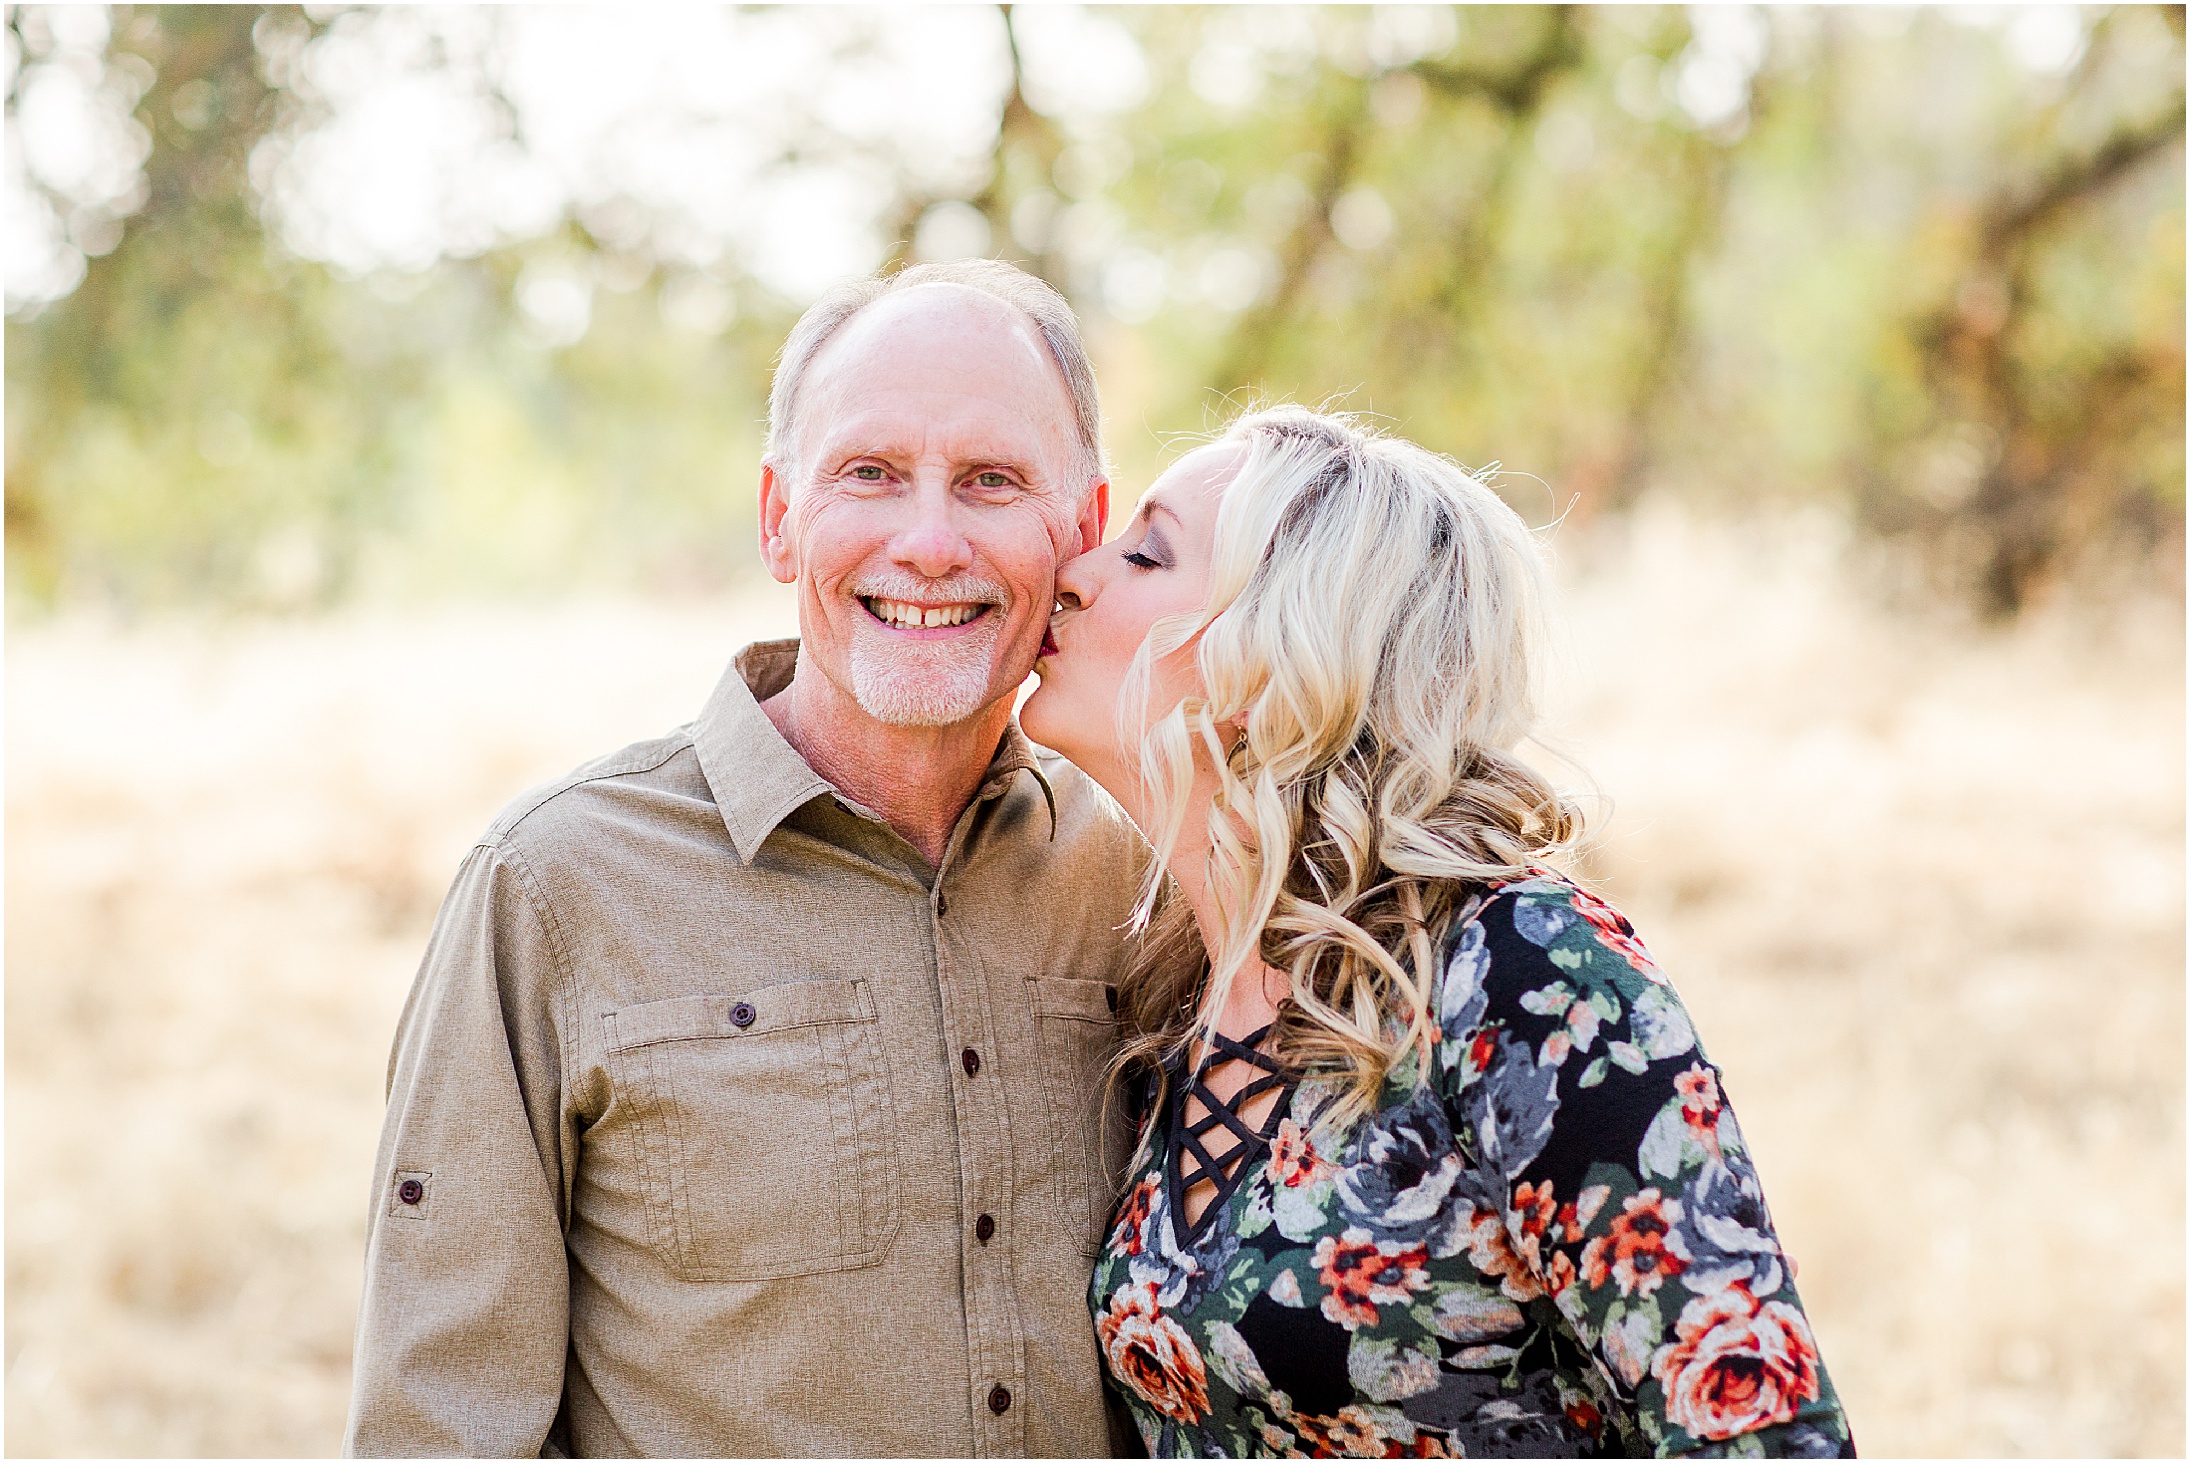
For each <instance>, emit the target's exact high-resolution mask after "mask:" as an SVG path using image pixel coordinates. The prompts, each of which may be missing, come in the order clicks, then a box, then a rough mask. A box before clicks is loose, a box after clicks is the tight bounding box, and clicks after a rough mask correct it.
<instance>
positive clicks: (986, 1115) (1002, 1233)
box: [928, 772, 1028, 1458]
mask: <svg viewBox="0 0 2190 1463" xmlns="http://www.w3.org/2000/svg"><path fill="white" fill-rule="evenodd" d="M1015 775H1016V773H1014V772H1006V773H1004V774H1002V775H1001V776H998V777H995V778H992V779H991V780H990V781H988V782H987V783H985V784H983V785H982V787H981V789H980V791H979V792H978V793H976V794H975V796H974V800H973V802H972V803H971V804H969V805H968V806H967V808H966V811H965V812H964V813H962V814H960V815H959V819H958V824H957V826H956V827H955V828H953V829H952V830H951V837H950V842H949V843H948V844H946V845H945V846H944V850H943V859H942V862H941V863H940V864H938V865H937V867H936V871H935V884H934V887H933V889H932V890H931V891H930V893H929V903H928V915H929V928H930V930H931V931H932V933H933V935H934V940H935V977H936V988H937V992H938V995H939V998H940V1000H939V1008H940V1010H941V1011H942V1016H943V1041H944V1048H943V1049H944V1051H945V1052H946V1053H947V1054H948V1055H949V1058H950V1061H951V1064H952V1065H951V1086H950V1091H951V1110H952V1113H953V1115H954V1116H955V1118H956V1120H957V1130H958V1182H959V1216H960V1224H959V1226H958V1229H959V1236H958V1243H959V1250H960V1266H961V1268H960V1273H961V1274H962V1275H964V1277H965V1280H964V1296H965V1316H966V1371H967V1382H968V1385H969V1388H970V1394H969V1396H968V1398H967V1411H968V1413H969V1415H970V1417H971V1421H972V1427H973V1436H974V1454H975V1456H977V1457H983V1458H989V1457H1010V1456H1018V1455H1021V1454H1023V1453H1025V1451H1026V1385H1025V1383H1026V1336H1025V1333H1024V1331H1023V1329H1022V1328H1021V1325H1020V1320H1019V1308H1018V1305H1017V1304H1016V1301H1015V1292H1014V1289H1013V1284H1012V1261H1013V1248H1012V1243H1011V1239H1012V1231H1013V1218H1014V1216H1013V1214H1012V1189H1013V1180H1014V1164H1013V1158H1012V1154H1013V1150H1012V1141H1011V1115H1010V1113H1009V1111H1008V1109H1007V1105H1006V1103H1005V1101H1004V1076H1003V1069H1004V1067H1005V1065H1006V1064H1008V1063H1010V1062H1012V1061H1014V1060H1025V1059H1026V1057H1027V1056H1028V1054H1027V1053H1006V1052H1003V1051H1000V1050H998V1049H997V1047H996V1045H995V1032H996V1029H997V1023H996V1020H995V1013H994V1012H993V1011H991V1010H990V1009H989V997H990V994H991V992H990V989H989V981H988V980H987V978H986V972H985V971H983V969H982V968H981V965H980V961H979V957H978V956H977V955H976V954H975V953H974V950H973V947H972V946H971V945H970V944H969V943H967V942H966V941H963V940H960V939H957V938H955V936H954V935H953V931H952V925H951V920H950V914H949V909H950V899H949V885H950V881H951V874H952V871H953V870H954V869H956V868H957V867H958V865H959V864H960V862H961V860H960V857H959V855H960V854H961V853H962V852H963V851H964V848H965V844H966V842H967V840H968V839H969V838H971V837H972V836H973V832H974V829H975V826H976V825H977V824H978V823H979V822H980V820H981V819H982V817H983V816H984V815H985V813H986V811H987V809H988V808H989V806H990V805H991V804H992V803H994V802H995V801H996V799H997V798H999V797H1001V796H1002V795H1003V793H1004V792H1005V791H1006V790H1007V789H1008V788H1009V787H1010V785H1011V779H1012V778H1013V777H1014V776H1015ZM983 1216H986V1217H988V1218H989V1219H990V1220H991V1221H992V1222H993V1224H994V1232H993V1233H992V1235H991V1236H990V1237H989V1238H988V1239H987V1240H986V1241H984V1240H983V1239H982V1238H981V1237H980V1236H979V1234H978V1233H977V1228H978V1226H979V1224H980V1220H981V1218H982V1217H983Z"/></svg>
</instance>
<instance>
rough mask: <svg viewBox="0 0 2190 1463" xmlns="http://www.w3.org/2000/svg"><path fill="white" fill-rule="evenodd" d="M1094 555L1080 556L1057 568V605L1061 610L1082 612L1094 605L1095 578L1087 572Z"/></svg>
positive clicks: (1066, 561)
mask: <svg viewBox="0 0 2190 1463" xmlns="http://www.w3.org/2000/svg"><path fill="white" fill-rule="evenodd" d="M1094 557H1095V555H1094V554H1092V553H1088V554H1081V555H1079V556H1078V557H1077V558H1072V559H1067V560H1065V562H1064V563H1062V564H1059V565H1058V566H1057V604H1058V606H1059V607H1060V608H1062V609H1068V610H1084V609H1086V608H1087V607H1088V606H1089V605H1091V604H1093V603H1095V576H1094V575H1093V574H1092V573H1090V572H1089V561H1090V560H1092V559H1093V558H1094Z"/></svg>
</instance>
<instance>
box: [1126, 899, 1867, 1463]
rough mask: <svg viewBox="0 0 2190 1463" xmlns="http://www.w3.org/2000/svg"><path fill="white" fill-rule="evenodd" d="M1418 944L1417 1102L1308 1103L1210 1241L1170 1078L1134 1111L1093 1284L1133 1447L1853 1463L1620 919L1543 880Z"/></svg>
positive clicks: (1301, 1091) (1698, 1070)
mask: <svg viewBox="0 0 2190 1463" xmlns="http://www.w3.org/2000/svg"><path fill="white" fill-rule="evenodd" d="M1438 948H1439V949H1440V951H1441V955H1440V962H1441V967H1442V968H1441V969H1440V970H1439V971H1438V973H1437V984H1436V1000H1437V1004H1438V1017H1439V1026H1440V1036H1441V1040H1440V1042H1439V1044H1438V1049H1437V1060H1436V1063H1435V1068H1434V1071H1433V1072H1432V1073H1431V1080H1429V1081H1427V1082H1425V1081H1423V1080H1422V1078H1421V1075H1420V1073H1419V1070H1418V1067H1417V1065H1416V1064H1415V1063H1412V1062H1402V1063H1401V1064H1400V1066H1399V1070H1398V1071H1397V1072H1396V1073H1395V1075H1394V1076H1393V1077H1392V1079H1391V1080H1390V1081H1389V1082H1388V1083H1387V1085H1386V1087H1385V1089H1384V1091H1383V1093H1382V1095H1381V1098H1380V1101H1379V1104H1378V1106H1377V1108H1376V1110H1375V1111H1373V1112H1371V1113H1369V1114H1368V1115H1367V1116H1365V1117H1362V1118H1360V1119H1358V1120H1352V1121H1338V1120H1336V1119H1334V1118H1333V1117H1332V1116H1330V1113H1331V1109H1332V1101H1331V1100H1332V1098H1333V1097H1334V1096H1335V1095H1336V1093H1337V1091H1338V1083H1337V1082H1336V1080H1335V1079H1331V1078H1327V1077H1325V1078H1318V1077H1310V1078H1308V1079H1306V1080H1302V1081H1300V1082H1299V1083H1298V1084H1297V1085H1295V1086H1294V1087H1293V1089H1292V1091H1291V1092H1290V1094H1289V1095H1288V1094H1282V1093H1281V1095H1280V1097H1279V1099H1278V1103H1279V1106H1278V1109H1277V1111H1276V1112H1275V1113H1273V1116H1274V1117H1276V1118H1277V1120H1276V1122H1275V1124H1274V1126H1273V1127H1272V1128H1271V1129H1270V1130H1269V1136H1268V1139H1267V1143H1266V1145H1263V1146H1258V1147H1257V1148H1256V1150H1255V1151H1254V1152H1252V1153H1251V1154H1250V1155H1249V1158H1248V1161H1247V1162H1246V1163H1245V1164H1243V1165H1242V1166H1241V1168H1240V1169H1239V1170H1238V1171H1237V1173H1236V1174H1235V1176H1234V1183H1233V1184H1232V1185H1230V1186H1226V1185H1222V1184H1220V1185H1219V1187H1218V1195H1217V1197H1216V1198H1214V1199H1212V1200H1211V1204H1210V1210H1211V1214H1205V1215H1204V1216H1203V1222H1202V1223H1201V1224H1197V1225H1195V1226H1192V1227H1191V1228H1190V1227H1189V1226H1188V1225H1187V1224H1186V1223H1185V1222H1184V1218H1185V1217H1184V1216H1183V1215H1177V1214H1175V1213H1174V1210H1175V1207H1176V1204H1177V1199H1176V1197H1175V1196H1176V1194H1177V1193H1178V1188H1177V1185H1176V1183H1175V1181H1171V1180H1169V1177H1168V1174H1167V1169H1169V1168H1171V1167H1173V1166H1174V1165H1173V1164H1172V1163H1171V1162H1170V1161H1169V1160H1168V1158H1167V1154H1168V1153H1169V1152H1171V1151H1173V1150H1175V1149H1176V1147H1177V1142H1176V1137H1175V1134H1176V1125H1177V1123H1178V1121H1179V1107H1180V1101H1179V1099H1178V1097H1177V1094H1178V1093H1179V1091H1180V1090H1181V1087H1182V1084H1181V1083H1180V1082H1179V1081H1177V1080H1174V1081H1172V1082H1171V1083H1170V1084H1169V1087H1170V1092H1171V1093H1172V1097H1171V1098H1170V1099H1168V1100H1167V1101H1166V1103H1165V1104H1164V1109H1163V1110H1162V1111H1159V1112H1156V1113H1152V1114H1151V1115H1150V1117H1149V1119H1148V1122H1147V1125H1146V1127H1145V1128H1144V1133H1143V1141H1142V1144H1141V1150H1140V1151H1141V1158H1140V1160H1139V1161H1138V1163H1137V1165H1136V1167H1137V1170H1138V1180H1137V1182H1135V1183H1134V1184H1132V1186H1131V1187H1130V1188H1128V1190H1127V1191H1126V1194H1125V1197H1124V1198H1123V1200H1121V1202H1120V1204H1119V1208H1118V1212H1117V1215H1116V1218H1115V1220H1114V1222H1113V1224H1112V1227H1111V1230H1110V1234H1109V1238H1108V1240H1107V1242H1106V1244H1105V1247H1104V1251H1103V1254H1102V1256H1101V1258H1100V1259H1099V1261H1098V1262H1097V1265H1096V1269H1095V1275H1094V1279H1093V1281H1092V1283H1091V1286H1090V1292H1089V1299H1090V1303H1091V1305H1092V1306H1093V1309H1094V1313H1095V1324H1096V1333H1097V1336H1098V1339H1099V1340H1100V1342H1101V1345H1102V1349H1103V1353H1104V1357H1105V1361H1106V1366H1107V1369H1108V1372H1109V1375H1110V1379H1111V1382H1112V1384H1113V1385H1114V1386H1116V1387H1117V1388H1118V1390H1119V1391H1120V1393H1121V1394H1122V1395H1123V1397H1124V1399H1125V1401H1126V1404H1127V1406H1128V1407H1129V1408H1130V1410H1131V1411H1132V1414H1133V1417H1134V1420H1135V1422H1136V1423H1137V1424H1138V1426H1139V1428H1140V1431H1141V1435H1142V1437H1143V1439H1144V1440H1145V1441H1146V1442H1147V1444H1148V1448H1149V1451H1150V1453H1151V1454H1152V1455H1154V1456H1156V1457H1189V1456H1204V1457H1215V1456H1255V1455H1261V1456H1282V1457H1304V1456H1306V1457H1316V1456H1350V1457H1410V1456H1412V1457H1448V1456H1454V1457H1457V1456H1470V1457H1486V1456H1487V1457H1606V1456H1649V1455H1657V1456H1668V1455H1673V1454H1720V1455H1727V1456H1794V1457H1833V1456H1843V1457H1845V1456H1853V1453H1854V1449H1853V1445H1852V1441H1851V1439H1850V1437H1849V1432H1848V1423H1847V1419H1846V1417H1845V1416H1844V1415H1843V1414H1842V1412H1841V1409H1840V1404H1839V1401H1838V1399H1837V1398H1836V1397H1835V1395H1834V1393H1833V1388H1832V1384H1831V1382H1830V1381H1829V1380H1828V1379H1827V1378H1826V1375H1825V1369H1824V1366H1823V1364H1822V1363H1821V1362H1820V1360H1819V1358H1818V1353H1817V1344H1816V1341H1815V1339H1814V1338H1813V1336H1812V1335H1811V1331H1810V1324H1809V1321H1808V1320H1807V1318H1806V1317H1805V1316H1804V1315H1803V1311H1802V1306H1801V1302H1800V1301H1799V1300H1798V1299H1797V1298H1796V1295H1795V1289H1794V1282H1793V1276H1792V1274H1791V1271H1790V1267H1789V1265H1788V1263H1787V1261H1786V1259H1785V1257H1784V1256H1783V1255H1782V1253H1781V1251H1780V1247H1779V1242H1778V1240H1777V1239H1776V1238H1775V1237H1774V1235H1773V1231H1772V1223H1771V1218H1770V1215H1769V1213H1768V1212H1767V1211H1766V1208H1765V1204H1764V1195H1763V1191H1762V1190H1761V1188H1760V1187H1759V1186H1758V1183H1757V1177H1756V1172H1755V1170H1754V1168H1753V1167H1752V1166H1751V1164H1750V1161H1749V1155H1748V1150H1747V1148H1746V1147H1745V1146H1744V1144H1743V1143H1742V1137H1741V1130H1740V1128H1739V1127H1737V1126H1736V1125H1735V1122H1734V1114H1733V1111H1732V1109H1731V1108H1729V1107H1728V1106H1727V1105H1726V1103H1725V1101H1724V1098H1723V1097H1722V1095H1721V1093H1720V1089H1719V1078H1718V1072H1717V1070H1716V1069H1715V1068H1714V1067H1712V1065H1711V1064H1710V1063H1709V1062H1708V1061H1707V1060H1705V1058H1704V1055H1703V1051H1702V1049H1701V1047H1699V1046H1698V1045H1697V1042H1696V1034H1695V1030H1694V1028H1693V1027H1692V1026H1690V1024H1689V1020H1688V1016H1687V1013H1686V1011H1685V1010H1684V1009H1683V1008H1682V1006H1681V1002H1680V998H1679V997H1678V996H1676V995H1675V994H1674V992H1673V988H1672V987H1671V986H1670V985H1668V984H1667V983H1666V981H1665V977H1664V976H1662V975H1661V974H1659V972H1658V970H1657V968H1656V966H1654V965H1653V964H1652V963H1651V960H1650V957H1649V956H1648V954H1646V953H1645V952H1644V950H1643V947H1642V945H1641V944H1640V943H1639V942H1638V941H1637V940H1636V938H1635V934H1634V931H1633V929H1632V927H1631V926H1629V924H1628V923H1627V921H1626V920H1625V919H1624V918H1622V917H1621V916H1620V915H1619V914H1618V913H1617V912H1616V911H1614V910H1613V909H1612V908H1611V907H1610V906H1609V905H1606V904H1605V903H1604V902H1603V901H1601V900H1599V899H1597V898H1596V897H1595V896H1593V895H1591V894H1589V893H1588V892H1586V891H1584V890H1582V889H1580V888H1577V887H1576V886H1575V885H1574V884H1572V883H1571V882H1569V881H1567V880H1566V879H1564V878H1562V877H1559V876H1557V875H1555V874H1551V873H1548V872H1543V871H1538V872H1536V873H1534V874H1532V875H1531V876H1530V877H1528V878H1525V879H1522V880H1519V881H1516V882H1512V883H1508V884H1505V885H1503V886H1500V887H1498V888H1496V889H1494V890H1492V891H1490V892H1489V893H1488V894H1487V895H1485V896H1482V897H1480V898H1478V899H1477V900H1476V901H1474V902H1473V903H1472V904H1471V905H1470V906H1468V907H1466V908H1464V909H1463V910H1462V911H1461V912H1460V913H1459V914H1458V915H1457V916H1456V917H1455V918H1454V920H1453V921H1452V924H1451V927H1450V928H1449V930H1448V931H1447V932H1446V933H1445V935H1444V937H1443V938H1442V939H1440V940H1439V942H1438ZM1278 1113H1282V1116H1277V1114H1278ZM1243 1131H1244V1130H1243ZM1227 1187H1229V1192H1226V1188H1227ZM1212 1215H1213V1217H1212ZM1182 1236H1183V1238H1182Z"/></svg>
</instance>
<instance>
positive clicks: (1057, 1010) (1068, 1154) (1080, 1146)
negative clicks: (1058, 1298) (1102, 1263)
mask: <svg viewBox="0 0 2190 1463" xmlns="http://www.w3.org/2000/svg"><path fill="white" fill-rule="evenodd" d="M1027 996H1028V999H1029V1000H1030V1001H1031V1002H1032V1003H1033V1006H1034V1035H1035V1040H1036V1042H1037V1043H1038V1044H1039V1045H1040V1047H1041V1056H1042V1078H1043V1084H1042V1085H1043V1086H1044V1088H1045V1089H1047V1096H1048V1104H1047V1105H1048V1108H1049V1126H1050V1135H1051V1142H1052V1151H1051V1163H1052V1164H1053V1166H1054V1168H1055V1171H1056V1178H1057V1213H1058V1215H1059V1216H1060V1217H1061V1219H1062V1220H1063V1223H1064V1227H1065V1229H1066V1231H1067V1233H1068V1235H1069V1237H1070V1238H1071V1240H1072V1242H1073V1243H1074V1244H1075V1245H1076V1246H1077V1247H1078V1249H1079V1251H1080V1253H1081V1254H1083V1255H1094V1254H1096V1253H1098V1252H1099V1251H1100V1250H1101V1249H1102V1242H1103V1232H1104V1231H1105V1230H1106V1229H1107V1228H1108V1227H1109V1224H1110V1205H1111V1201H1112V1199H1114V1198H1115V1197H1116V1196H1117V1189H1118V1176H1119V1174H1120V1173H1121V1171H1122V1169H1123V1167H1124V1164H1125V1160H1126V1150H1127V1148H1128V1147H1129V1146H1130V1143H1131V1139H1132V1134H1131V1132H1130V1131H1129V1130H1128V1129H1127V1128H1126V1126H1125V1123H1124V1118H1123V1113H1122V1110H1121V1109H1122V1098H1123V1094H1122V1093H1121V1094H1119V1096H1118V1097H1117V1098H1113V1099H1111V1100H1110V1101H1108V1102H1106V1101H1105V1092H1104V1088H1105V1080H1104V1079H1105V1077H1106V1076H1107V1074H1108V1071H1109V1066H1110V1058H1111V1054H1112V1053H1113V1052H1115V1051H1116V1050H1117V1046H1118V1030H1119V1028H1118V1017H1117V1015H1116V1013H1115V1012H1114V1011H1113V1010H1112V1007H1111V1002H1112V1001H1113V1000H1115V999H1116V992H1115V989H1114V988H1113V987H1111V986H1108V985H1105V984H1104V983H1103V982H1101V981H1099V980H1029V981H1028V982H1027Z"/></svg>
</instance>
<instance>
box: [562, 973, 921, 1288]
mask: <svg viewBox="0 0 2190 1463" xmlns="http://www.w3.org/2000/svg"><path fill="white" fill-rule="evenodd" d="M602 1020H603V1023H604V1024H605V1025H606V1027H607V1030H608V1053H609V1055H608V1065H609V1075H610V1078H611V1080H612V1081H613V1083H614V1084H615V1091H616V1097H615V1100H616V1101H617V1102H621V1103H628V1104H630V1111H629V1114H628V1118H629V1123H630V1131H631V1132H632V1134H633V1135H634V1137H635V1140H636V1144H637V1147H638V1150H639V1151H638V1155H637V1157H638V1165H639V1171H640V1174H641V1175H642V1183H643V1186H644V1188H645V1192H646V1206H647V1213H648V1219H649V1222H650V1224H651V1226H652V1228H653V1231H654V1236H655V1242H656V1244H657V1245H659V1247H660V1248H661V1249H662V1250H663V1251H664V1252H665V1253H666V1254H668V1255H669V1256H670V1257H671V1259H672V1263H673V1265H674V1268H675V1269H676V1271H677V1273H678V1274H680V1275H681V1276H683V1277H684V1278H685V1279H687V1280H732V1281H742V1280H774V1279H781V1278H783V1277H785V1276H791V1275H816V1274H821V1273H824V1272H827V1271H833V1270H854V1269H858V1268H860V1267H861V1266H865V1265H873V1264H877V1263H879V1262H880V1261H881V1259H882V1257H883V1255H884V1254H885V1253H887V1251H888V1250H889V1247H890V1242H891V1240H892V1239H894V1238H895V1237H896V1234H897V1227H898V1181H897V1160H896V1152H895V1144H894V1141H893V1135H892V1132H891V1112H892V1106H891V1103H890V1092H889V1071H888V1069H887V1068H886V1067H885V1066H884V1065H883V1060H882V1050H881V1043H880V1041H879V1040H878V1039H877V1037H876V1032H875V1009H874V1001H873V998H872V996H871V995H870V994H869V993H868V990H867V983H866V982H865V981H859V980H814V981H794V982H788V983H785V984H782V985H772V986H762V987H760V988H759V989H757V990H752V991H747V992H745V993H743V994H741V995H705V996H687V997H681V998H678V999H675V1000H668V1001H649V1002H646V1003H645V1004H643V1005H637V1006H627V1007H625V1008H624V1009H622V1010H620V1011H612V1012H609V1013H607V1014H606V1015H605V1016H604V1017H603V1018H602Z"/></svg>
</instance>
